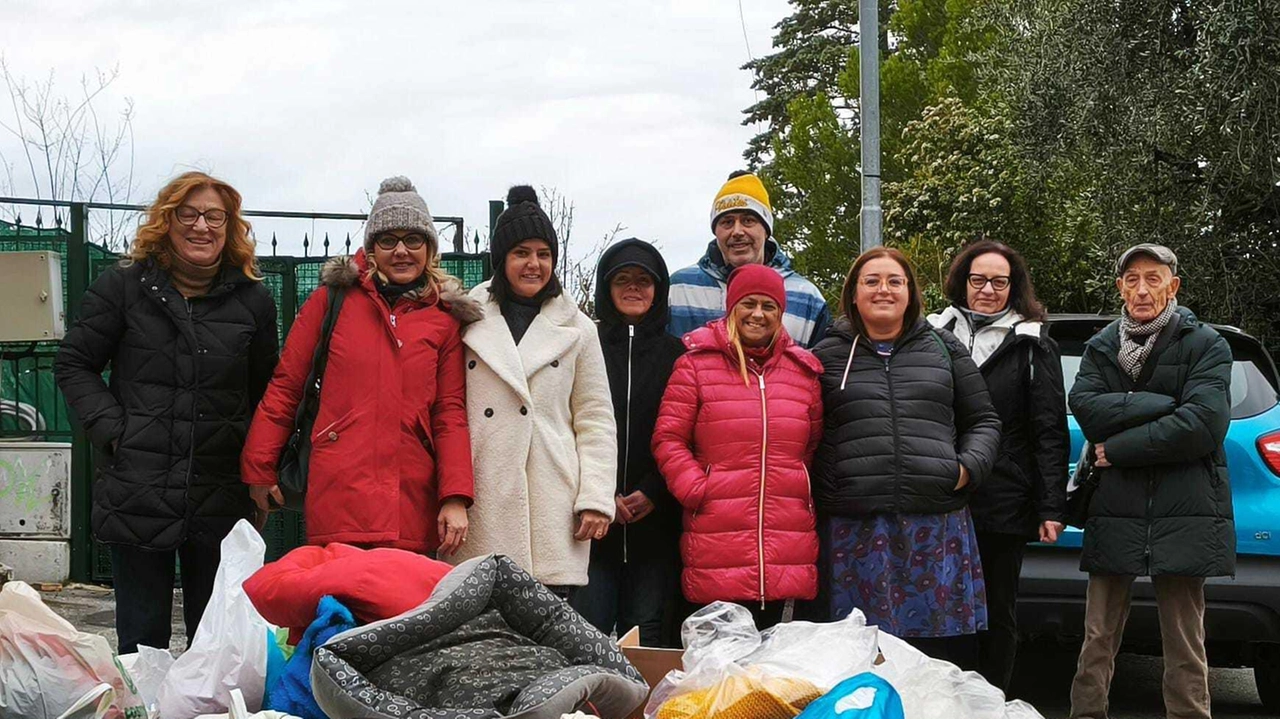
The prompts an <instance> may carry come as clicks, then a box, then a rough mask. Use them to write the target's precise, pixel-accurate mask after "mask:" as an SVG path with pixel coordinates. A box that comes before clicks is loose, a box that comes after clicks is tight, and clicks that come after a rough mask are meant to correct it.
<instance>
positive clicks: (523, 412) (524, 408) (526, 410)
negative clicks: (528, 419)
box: [520, 407, 529, 414]
mask: <svg viewBox="0 0 1280 719" xmlns="http://www.w3.org/2000/svg"><path fill="white" fill-rule="evenodd" d="M520 414H529V408H528V407H521V408H520Z"/></svg>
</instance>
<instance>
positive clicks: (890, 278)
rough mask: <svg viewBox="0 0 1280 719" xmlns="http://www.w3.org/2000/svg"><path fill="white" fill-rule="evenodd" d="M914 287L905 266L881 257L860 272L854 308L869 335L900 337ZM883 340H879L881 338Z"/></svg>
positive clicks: (863, 267) (867, 264)
mask: <svg viewBox="0 0 1280 719" xmlns="http://www.w3.org/2000/svg"><path fill="white" fill-rule="evenodd" d="M909 290H910V286H909V283H908V281H907V275H906V273H905V272H904V271H903V269H902V266H901V265H899V264H898V263H897V262H896V261H895V260H892V259H890V258H888V257H877V258H875V259H873V260H871V261H869V262H867V263H866V264H865V265H863V266H862V269H861V270H859V272H858V292H857V295H856V296H855V298H854V305H855V306H856V307H857V308H858V316H859V317H861V318H862V324H863V325H865V326H866V327H867V329H868V331H869V332H872V333H874V334H880V335H885V336H889V337H892V336H897V335H898V334H899V333H900V332H901V331H902V318H903V316H904V315H905V314H906V312H907V302H908V300H909ZM877 339H879V338H877Z"/></svg>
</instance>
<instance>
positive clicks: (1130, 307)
mask: <svg viewBox="0 0 1280 719" xmlns="http://www.w3.org/2000/svg"><path fill="white" fill-rule="evenodd" d="M1181 286H1182V278H1181V277H1175V276H1174V275H1173V270H1171V269H1169V266H1168V265H1166V264H1162V263H1160V262H1156V260H1155V259H1154V258H1152V257H1150V256H1148V255H1138V256H1137V257H1135V258H1134V259H1133V260H1131V261H1130V262H1129V265H1128V266H1127V267H1125V268H1124V274H1123V275H1121V276H1120V278H1119V279H1117V280H1116V287H1118V288H1119V289H1120V297H1121V298H1123V299H1124V307H1125V309H1126V310H1127V311H1128V312H1129V316H1130V317H1132V318H1133V319H1134V320H1135V321H1137V322H1139V323H1145V322H1150V321H1151V320H1154V319H1155V318H1156V317H1159V316H1160V313H1161V312H1164V308H1165V307H1167V306H1168V305H1169V301H1170V300H1172V299H1174V298H1175V297H1177V295H1178V289H1179V288H1180V287H1181Z"/></svg>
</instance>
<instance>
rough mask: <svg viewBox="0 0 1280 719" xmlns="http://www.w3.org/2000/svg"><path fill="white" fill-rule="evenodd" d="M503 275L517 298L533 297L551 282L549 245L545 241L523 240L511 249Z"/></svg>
mask: <svg viewBox="0 0 1280 719" xmlns="http://www.w3.org/2000/svg"><path fill="white" fill-rule="evenodd" d="M505 274H506V277H507V284H508V285H509V286H510V287H511V291H512V292H514V293H515V294H516V295H517V296H519V297H524V298H525V299H529V298H532V297H535V296H536V295H537V294H538V293H539V292H541V291H542V288H543V287H546V286H547V283H548V282H550V281H551V245H549V244H547V241H546V240H525V241H524V242H521V243H520V244H518V245H516V246H515V247H513V248H511V251H510V252H508V253H507V259H506V267H505Z"/></svg>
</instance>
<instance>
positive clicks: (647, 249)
mask: <svg viewBox="0 0 1280 719" xmlns="http://www.w3.org/2000/svg"><path fill="white" fill-rule="evenodd" d="M670 285H671V278H670V276H669V274H668V273H667V264H666V262H664V261H663V259H662V255H661V254H660V253H659V252H658V250H657V249H656V248H655V247H654V246H653V245H651V244H649V243H648V242H645V241H644V240H638V239H635V238H631V239H628V240H623V241H622V242H619V243H618V244H616V245H613V246H612V247H610V248H609V249H608V250H606V251H605V253H604V254H603V255H601V257H600V263H599V265H598V266H597V267H596V295H595V302H596V317H597V319H598V320H599V323H600V324H599V330H600V347H601V349H602V350H603V351H604V362H605V369H606V370H607V371H608V373H609V391H610V394H612V395H613V413H614V417H615V418H616V419H617V423H618V484H617V491H616V494H615V498H614V501H615V504H616V506H617V513H616V514H615V516H614V520H613V521H614V524H616V525H619V526H615V527H614V528H613V529H612V530H611V531H610V532H609V533H608V535H606V536H605V538H604V539H597V540H595V541H594V542H593V543H592V545H591V564H590V565H589V569H588V573H589V575H590V579H589V582H588V584H587V586H586V587H583V588H582V589H581V590H579V591H578V592H577V593H576V594H575V595H574V598H573V606H574V608H575V609H577V610H578V611H579V612H581V613H582V615H583V616H584V617H586V618H587V620H588V621H590V622H591V623H592V624H594V625H595V626H596V627H597V628H599V629H600V631H602V632H604V633H605V634H610V633H612V632H614V631H615V630H616V631H617V634H618V636H622V635H623V634H625V633H626V632H627V630H629V629H630V628H631V627H633V626H638V627H639V628H640V643H641V644H643V645H644V646H650V647H657V646H668V645H673V644H674V646H679V643H678V642H673V636H674V635H675V634H677V633H678V628H677V627H674V626H672V625H673V624H674V618H675V616H676V612H677V611H678V610H679V604H678V602H677V599H678V597H679V594H680V592H679V582H680V516H681V513H680V505H678V504H677V503H676V501H675V499H674V498H673V497H672V496H671V493H670V492H669V491H667V483H666V480H664V479H663V477H662V474H661V473H659V472H658V465H657V462H655V461H654V458H653V451H652V450H651V449H650V447H649V444H650V442H649V440H650V439H652V437H653V426H654V423H655V422H656V421H657V419H658V405H659V404H660V403H661V401H662V394H663V392H664V391H665V390H666V388H667V380H668V379H670V378H671V370H672V368H673V367H674V366H675V363H676V359H677V358H678V357H679V356H680V355H681V354H683V353H684V344H683V343H681V341H680V339H679V338H677V337H673V336H672V335H670V334H668V333H667V320H668V319H669V316H670V314H671V313H670V310H669V308H668V305H667V291H668V289H669V288H670Z"/></svg>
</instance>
